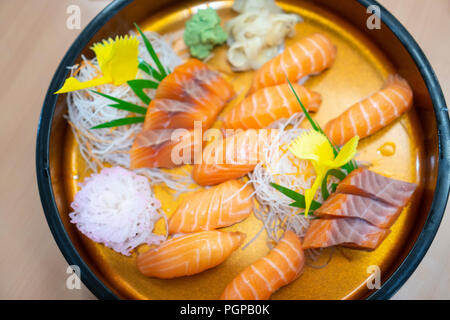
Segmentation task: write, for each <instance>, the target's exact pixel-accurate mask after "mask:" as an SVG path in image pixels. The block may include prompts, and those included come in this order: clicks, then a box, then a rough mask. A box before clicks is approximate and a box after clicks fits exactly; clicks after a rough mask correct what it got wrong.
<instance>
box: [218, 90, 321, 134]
mask: <svg viewBox="0 0 450 320" xmlns="http://www.w3.org/2000/svg"><path fill="white" fill-rule="evenodd" d="M292 86H293V88H294V90H295V92H296V93H297V95H298V97H299V98H300V100H301V101H302V103H303V105H304V106H305V108H306V109H307V110H308V111H314V112H315V111H317V110H318V109H319V106H320V104H321V102H322V98H321V96H320V94H318V93H317V92H315V91H312V90H309V89H306V88H305V87H303V86H301V85H299V84H296V83H293V84H292ZM298 112H302V108H301V106H300V104H299V102H298V101H297V98H296V97H295V94H294V93H293V92H292V89H291V88H290V87H289V85H288V84H287V83H283V84H280V85H276V86H272V87H267V88H263V89H260V90H258V91H256V92H255V93H253V94H252V95H250V96H248V97H247V98H245V99H244V100H243V101H242V102H241V103H240V104H238V105H237V106H235V107H234V108H233V109H231V110H230V112H228V113H227V114H226V115H225V118H224V120H223V127H224V128H231V129H238V128H241V129H252V128H253V129H258V128H265V127H267V126H269V125H270V124H271V123H272V122H274V121H276V120H279V119H282V118H289V117H290V116H291V115H293V114H294V113H298Z"/></svg>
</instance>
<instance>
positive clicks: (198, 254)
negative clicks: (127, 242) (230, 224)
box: [137, 231, 245, 279]
mask: <svg viewBox="0 0 450 320" xmlns="http://www.w3.org/2000/svg"><path fill="white" fill-rule="evenodd" d="M244 239H245V234H243V233H242V232H220V231H202V232H195V233H192V234H188V235H185V236H181V237H177V238H172V239H170V240H168V241H166V242H164V243H162V244H161V245H160V246H158V247H156V248H152V249H150V250H149V251H147V252H144V253H142V254H140V255H139V256H138V257H137V267H138V269H139V271H140V272H141V273H142V274H144V275H145V276H147V277H155V278H160V279H171V278H177V277H183V276H190V275H193V274H197V273H200V272H202V271H205V270H207V269H210V268H213V267H215V266H217V265H219V264H221V263H222V262H224V261H225V260H226V259H227V258H228V257H229V256H230V255H231V254H232V253H233V251H234V250H236V249H237V248H238V247H239V246H240V245H241V244H242V242H243V241H244Z"/></svg>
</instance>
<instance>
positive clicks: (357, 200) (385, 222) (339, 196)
mask: <svg viewBox="0 0 450 320" xmlns="http://www.w3.org/2000/svg"><path fill="white" fill-rule="evenodd" d="M402 209H403V208H402V207H400V208H399V207H394V206H391V205H390V204H387V203H385V202H383V201H378V200H375V199H371V198H366V197H361V196H357V195H352V194H344V193H334V194H332V195H331V196H330V197H329V198H328V199H327V200H326V201H325V202H324V203H323V204H322V205H321V206H320V208H319V209H317V210H316V211H314V215H315V216H319V217H325V218H339V217H350V218H360V219H363V220H366V221H367V222H370V223H371V224H373V225H375V226H377V227H379V228H384V229H389V228H390V227H391V226H392V225H393V224H394V222H395V220H396V219H397V218H398V216H399V215H400V213H401V212H402Z"/></svg>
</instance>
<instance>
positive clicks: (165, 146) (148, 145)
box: [130, 129, 203, 169]
mask: <svg viewBox="0 0 450 320" xmlns="http://www.w3.org/2000/svg"><path fill="white" fill-rule="evenodd" d="M175 133H176V132H174V130H171V129H163V130H147V131H142V132H141V133H139V134H138V136H137V137H136V139H135V140H134V142H133V145H132V147H131V150H130V168H131V169H138V168H169V169H170V168H174V167H177V166H180V165H183V164H191V163H193V161H194V158H195V153H196V152H199V153H200V152H201V150H202V147H203V141H201V139H196V138H195V133H194V131H193V130H185V132H184V133H181V134H180V135H175V136H173V134H175Z"/></svg>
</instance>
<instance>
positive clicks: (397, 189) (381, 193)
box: [336, 168, 417, 208]
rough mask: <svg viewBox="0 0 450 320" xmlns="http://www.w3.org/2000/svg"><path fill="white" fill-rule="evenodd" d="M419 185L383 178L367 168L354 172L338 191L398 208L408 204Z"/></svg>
mask: <svg viewBox="0 0 450 320" xmlns="http://www.w3.org/2000/svg"><path fill="white" fill-rule="evenodd" d="M416 188H417V185H416V184H415V183H409V182H404V181H400V180H396V179H392V178H388V177H385V176H382V175H381V174H378V173H375V172H373V171H371V170H368V169H365V168H359V169H356V170H353V171H352V172H351V173H350V174H349V175H348V176H347V177H345V179H344V180H342V181H341V182H340V183H339V185H338V186H337V189H336V191H337V192H341V193H349V194H356V195H359V196H363V197H369V198H372V199H376V200H379V201H383V202H385V203H388V204H390V205H392V206H394V207H397V208H403V207H404V206H406V205H407V204H408V201H409V199H410V198H411V197H412V195H413V194H414V192H415V190H416Z"/></svg>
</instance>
